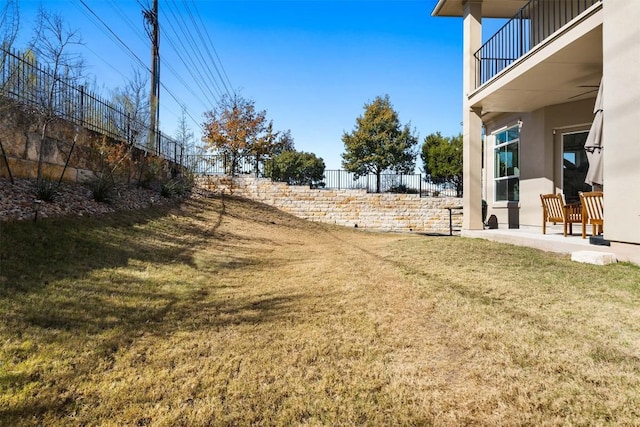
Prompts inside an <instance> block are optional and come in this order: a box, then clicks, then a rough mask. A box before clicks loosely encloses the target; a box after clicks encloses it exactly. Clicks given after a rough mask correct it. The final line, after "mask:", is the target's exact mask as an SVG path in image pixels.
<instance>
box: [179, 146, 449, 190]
mask: <svg viewBox="0 0 640 427" xmlns="http://www.w3.org/2000/svg"><path fill="white" fill-rule="evenodd" d="M183 164H184V166H185V167H186V168H187V169H188V170H189V171H191V172H192V173H193V174H195V175H198V176H211V175H231V161H230V159H229V158H228V156H225V155H223V154H211V155H189V156H185V158H184V163H183ZM233 175H236V176H258V177H264V162H260V163H258V164H256V161H255V159H249V158H245V157H241V158H240V159H239V161H238V162H237V168H236V171H235V173H234V174H233ZM316 187H317V188H324V189H334V190H356V189H362V190H366V191H367V192H368V193H375V192H377V190H378V189H377V177H376V175H374V174H368V175H364V176H360V177H356V175H355V174H354V173H352V172H348V171H345V170H325V171H324V179H323V181H322V182H321V183H319V184H318V185H316ZM379 190H380V192H381V193H409V194H419V195H420V196H421V197H425V196H450V197H457V196H458V194H457V191H456V188H455V186H454V185H452V184H436V183H433V182H430V181H429V179H428V176H426V175H424V174H382V175H381V176H380V189H379Z"/></svg>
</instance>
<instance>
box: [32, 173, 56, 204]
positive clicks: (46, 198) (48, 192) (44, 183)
mask: <svg viewBox="0 0 640 427" xmlns="http://www.w3.org/2000/svg"><path fill="white" fill-rule="evenodd" d="M57 189H58V185H57V183H56V182H55V181H52V180H50V179H49V178H42V179H40V180H39V181H36V198H37V199H39V200H42V201H43V202H51V201H53V199H55V198H56V195H57Z"/></svg>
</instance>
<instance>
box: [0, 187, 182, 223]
mask: <svg viewBox="0 0 640 427" xmlns="http://www.w3.org/2000/svg"><path fill="white" fill-rule="evenodd" d="M35 194H36V191H35V180H27V179H16V180H15V183H14V184H12V183H11V181H10V180H9V179H7V178H0V221H24V220H33V219H34V215H35V211H34V200H35V199H36V196H35ZM169 202H171V199H168V198H166V197H162V196H161V195H160V193H159V192H157V191H154V190H149V189H144V188H137V187H125V186H123V187H119V188H118V189H117V194H116V197H115V199H114V201H113V202H112V203H110V204H108V203H100V202H96V201H95V200H93V197H92V193H91V190H90V189H89V187H87V186H85V185H81V184H68V183H64V182H63V183H62V184H61V185H60V187H59V188H58V190H57V194H56V197H55V198H54V200H53V201H51V202H41V203H40V206H39V208H38V219H40V218H51V217H59V216H95V215H100V214H105V213H108V212H115V211H121V210H134V209H145V208H149V207H151V206H154V205H160V204H166V203H169Z"/></svg>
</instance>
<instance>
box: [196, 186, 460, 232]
mask: <svg viewBox="0 0 640 427" xmlns="http://www.w3.org/2000/svg"><path fill="white" fill-rule="evenodd" d="M197 185H199V186H202V187H204V188H207V189H209V190H211V191H214V192H217V193H222V194H232V195H234V196H240V197H245V198H248V199H251V200H255V201H259V202H262V203H265V204H268V205H271V206H274V207H276V208H278V209H281V210H283V211H285V212H287V213H290V214H292V215H295V216H297V217H299V218H303V219H307V220H311V221H318V222H324V223H329V224H337V225H342V226H347V227H355V226H356V225H357V226H358V228H364V229H372V230H384V231H414V232H425V233H442V234H448V233H449V211H448V210H447V209H446V208H447V207H451V206H460V205H461V202H462V201H461V199H458V198H454V197H423V198H420V196H419V195H417V194H388V193H384V194H372V193H367V192H366V190H329V189H311V188H309V187H308V186H289V185H287V184H284V183H277V182H271V180H270V179H264V178H245V177H238V178H233V179H232V178H229V177H220V176H213V177H205V178H199V179H198V180H197ZM454 212H456V213H458V214H457V215H453V227H454V229H455V230H459V229H460V227H461V225H462V215H460V214H459V213H460V212H461V211H454Z"/></svg>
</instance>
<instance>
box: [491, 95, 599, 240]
mask: <svg viewBox="0 0 640 427" xmlns="http://www.w3.org/2000/svg"><path fill="white" fill-rule="evenodd" d="M594 102H595V98H594V99H587V100H582V101H576V102H569V103H565V104H558V105H552V106H549V107H545V108H541V109H539V110H536V111H533V112H529V113H510V114H503V115H500V116H498V117H497V118H496V119H494V120H493V121H491V122H488V123H486V124H485V125H486V130H487V137H486V138H487V139H486V141H487V143H486V146H485V182H486V183H487V184H488V185H487V188H486V190H485V196H484V197H485V199H486V200H487V202H488V203H489V215H491V214H493V215H496V217H497V218H498V222H499V224H500V225H499V226H500V228H507V226H508V223H509V211H510V210H511V209H510V208H509V206H508V205H507V203H506V202H495V201H494V200H495V192H494V188H493V182H494V181H493V173H494V158H493V147H494V136H493V133H494V132H496V131H497V130H499V129H502V128H504V127H508V126H513V125H517V123H518V120H520V121H521V122H522V128H521V129H520V153H519V154H520V201H519V203H518V207H517V216H518V218H517V219H518V223H519V225H527V226H541V225H542V208H541V206H540V194H547V193H556V192H562V139H561V135H562V134H563V133H564V132H574V131H588V130H589V126H590V123H591V121H592V120H593V105H594ZM512 214H513V211H512Z"/></svg>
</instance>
